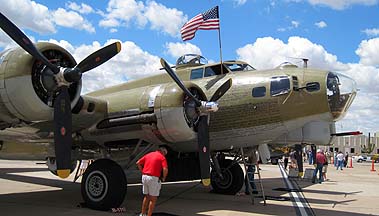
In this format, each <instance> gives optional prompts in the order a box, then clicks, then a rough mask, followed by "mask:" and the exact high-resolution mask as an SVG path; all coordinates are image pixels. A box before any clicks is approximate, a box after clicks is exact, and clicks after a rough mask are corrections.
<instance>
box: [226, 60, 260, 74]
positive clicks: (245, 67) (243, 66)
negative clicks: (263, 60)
mask: <svg viewBox="0 0 379 216" xmlns="http://www.w3.org/2000/svg"><path fill="white" fill-rule="evenodd" d="M224 65H225V66H227V67H228V68H229V70H230V71H232V72H237V71H250V70H255V69H254V68H253V67H252V66H250V65H249V64H247V63H228V62H226V63H224Z"/></svg>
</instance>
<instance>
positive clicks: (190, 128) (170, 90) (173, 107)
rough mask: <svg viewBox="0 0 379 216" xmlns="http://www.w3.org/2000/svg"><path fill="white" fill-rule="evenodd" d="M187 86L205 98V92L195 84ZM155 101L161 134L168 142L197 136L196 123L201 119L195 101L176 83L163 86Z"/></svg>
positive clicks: (186, 84)
mask: <svg viewBox="0 0 379 216" xmlns="http://www.w3.org/2000/svg"><path fill="white" fill-rule="evenodd" d="M185 86H186V87H187V88H188V89H189V90H190V91H191V92H192V93H193V94H194V95H195V96H196V97H197V98H198V99H201V100H205V99H206V96H205V95H204V92H203V91H202V90H201V89H200V88H199V87H198V86H197V85H195V84H193V83H191V82H186V83H185ZM162 88H163V89H162V91H160V93H158V94H157V96H156V98H155V103H154V113H155V115H156V117H157V127H158V130H159V134H160V135H161V136H163V137H164V139H165V140H167V141H168V142H184V141H188V140H192V139H195V138H196V130H197V129H196V124H197V121H198V119H199V112H198V111H197V108H196V104H195V102H194V101H193V100H192V99H191V98H188V97H187V96H186V95H185V94H184V93H183V91H182V90H181V89H180V88H179V87H178V86H177V85H176V84H175V83H171V84H167V85H165V86H162Z"/></svg>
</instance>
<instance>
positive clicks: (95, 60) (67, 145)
mask: <svg viewBox="0 0 379 216" xmlns="http://www.w3.org/2000/svg"><path fill="white" fill-rule="evenodd" d="M0 28H1V29H3V31H4V32H5V33H7V34H8V35H9V36H10V37H11V38H12V39H13V40H14V41H15V42H16V43H17V44H18V45H20V46H21V47H22V48H23V49H24V50H25V51H26V52H28V53H29V54H30V55H32V56H33V57H34V58H36V59H38V60H40V61H41V62H42V63H43V64H45V65H46V67H47V68H46V69H45V70H51V71H52V72H53V74H54V78H55V82H56V88H53V89H49V90H50V91H53V92H54V91H58V96H57V97H56V99H55V102H54V143H55V156H56V162H57V173H58V176H59V177H61V178H66V177H68V176H69V174H70V169H71V146H72V134H71V132H72V121H71V118H72V117H71V115H72V114H71V102H70V95H69V92H68V89H69V86H70V84H71V83H73V82H78V81H79V80H80V79H81V77H82V73H85V72H86V71H89V70H91V69H93V68H95V67H97V66H99V65H101V64H103V63H105V62H106V61H108V60H109V59H111V58H112V57H113V56H115V55H116V54H118V53H119V52H120V51H121V44H120V42H115V43H112V44H110V45H108V46H106V47H103V48H101V49H100V50H98V51H96V52H94V53H92V54H91V55H89V56H88V57H87V58H85V59H84V60H82V61H81V62H80V63H79V64H77V65H76V66H75V67H74V68H64V67H59V66H57V65H54V64H52V63H51V62H50V61H49V60H48V59H47V58H46V57H45V56H44V55H43V54H42V53H41V52H40V51H39V50H38V49H37V48H36V47H35V46H34V44H33V43H32V42H31V40H30V39H29V38H28V37H27V36H26V35H25V34H24V33H23V32H22V31H21V30H20V29H19V28H18V27H17V26H16V25H15V24H13V23H12V22H11V21H10V20H9V19H8V18H6V17H5V16H4V15H3V14H2V13H0ZM47 74H48V73H47ZM53 92H50V93H53Z"/></svg>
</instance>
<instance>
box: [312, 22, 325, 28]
mask: <svg viewBox="0 0 379 216" xmlns="http://www.w3.org/2000/svg"><path fill="white" fill-rule="evenodd" d="M315 26H317V27H318V28H325V27H327V26H328V25H327V24H326V22H324V21H320V22H316V23H315Z"/></svg>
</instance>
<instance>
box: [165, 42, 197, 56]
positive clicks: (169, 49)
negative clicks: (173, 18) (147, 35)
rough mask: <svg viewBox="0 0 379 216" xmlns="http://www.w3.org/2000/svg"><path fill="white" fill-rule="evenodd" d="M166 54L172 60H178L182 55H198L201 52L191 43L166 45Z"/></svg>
mask: <svg viewBox="0 0 379 216" xmlns="http://www.w3.org/2000/svg"><path fill="white" fill-rule="evenodd" d="M165 46H166V53H168V54H169V55H171V56H172V57H174V58H178V57H180V56H182V55H184V54H199V55H201V50H200V48H199V47H197V46H196V45H193V44H191V43H172V42H170V43H166V45H165Z"/></svg>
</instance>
